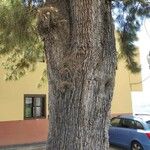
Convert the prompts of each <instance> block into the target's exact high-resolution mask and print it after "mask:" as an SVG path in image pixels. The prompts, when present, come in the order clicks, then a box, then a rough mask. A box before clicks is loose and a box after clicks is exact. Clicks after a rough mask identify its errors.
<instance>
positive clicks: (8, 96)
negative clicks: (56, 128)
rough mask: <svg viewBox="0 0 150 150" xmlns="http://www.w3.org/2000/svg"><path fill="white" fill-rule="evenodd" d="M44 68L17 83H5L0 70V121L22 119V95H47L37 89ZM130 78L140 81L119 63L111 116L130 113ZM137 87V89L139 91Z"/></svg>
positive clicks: (45, 88) (45, 90)
mask: <svg viewBox="0 0 150 150" xmlns="http://www.w3.org/2000/svg"><path fill="white" fill-rule="evenodd" d="M44 68H45V64H44V63H39V64H38V66H37V69H36V71H35V72H29V73H28V74H27V75H26V76H25V77H23V78H21V79H20V80H18V81H7V82H6V81H5V80H4V76H5V72H4V70H2V68H0V121H9V120H23V119H24V94H47V91H48V90H47V86H45V87H42V88H37V84H38V83H39V81H40V78H41V76H42V72H43V69H44ZM131 78H132V82H133V81H134V79H140V76H138V75H137V76H136V78H134V77H133V76H132V77H131V76H130V74H129V71H127V70H126V69H125V63H124V62H123V61H119V63H118V68H117V72H116V82H115V90H114V96H113V101H112V108H111V113H112V114H122V113H132V103H131V84H130V82H131ZM135 82H136V81H135ZM135 86H136V85H135ZM138 86H139V85H137V89H139V90H140V89H141V88H139V87H138ZM47 99H48V98H46V100H47Z"/></svg>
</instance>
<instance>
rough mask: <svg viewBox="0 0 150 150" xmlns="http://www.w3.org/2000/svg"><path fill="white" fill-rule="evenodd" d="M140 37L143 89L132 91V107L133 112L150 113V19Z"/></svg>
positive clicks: (143, 27)
mask: <svg viewBox="0 0 150 150" xmlns="http://www.w3.org/2000/svg"><path fill="white" fill-rule="evenodd" d="M138 37H139V41H138V43H137V45H138V47H139V49H140V57H141V68H142V72H141V73H142V81H143V83H142V85H143V91H142V92H132V107H133V113H146V114H147V113H149V114H150V68H149V65H148V62H147V55H148V54H149V51H150V19H149V20H145V21H144V24H143V26H142V28H141V31H140V32H139V34H138Z"/></svg>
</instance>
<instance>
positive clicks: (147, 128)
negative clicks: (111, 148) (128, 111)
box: [109, 115, 150, 150]
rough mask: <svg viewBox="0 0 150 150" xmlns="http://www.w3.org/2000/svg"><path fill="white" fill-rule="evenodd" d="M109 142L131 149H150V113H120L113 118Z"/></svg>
mask: <svg viewBox="0 0 150 150" xmlns="http://www.w3.org/2000/svg"><path fill="white" fill-rule="evenodd" d="M109 142H110V144H114V145H118V146H121V147H124V148H125V149H129V150H150V115H120V116H117V117H114V118H112V119H111V125H110V129H109Z"/></svg>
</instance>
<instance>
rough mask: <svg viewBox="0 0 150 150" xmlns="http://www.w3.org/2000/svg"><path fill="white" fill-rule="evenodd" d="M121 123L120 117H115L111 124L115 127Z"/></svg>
mask: <svg viewBox="0 0 150 150" xmlns="http://www.w3.org/2000/svg"><path fill="white" fill-rule="evenodd" d="M119 124H120V118H113V119H111V125H112V126H114V127H118V126H119Z"/></svg>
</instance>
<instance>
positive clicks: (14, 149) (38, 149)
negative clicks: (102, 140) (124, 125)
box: [0, 143, 123, 150]
mask: <svg viewBox="0 0 150 150" xmlns="http://www.w3.org/2000/svg"><path fill="white" fill-rule="evenodd" d="M45 149H46V145H45V143H38V144H30V145H20V146H19V145H17V146H9V147H1V148H0V150H45ZM110 150H123V149H122V148H118V147H115V146H110Z"/></svg>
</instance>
